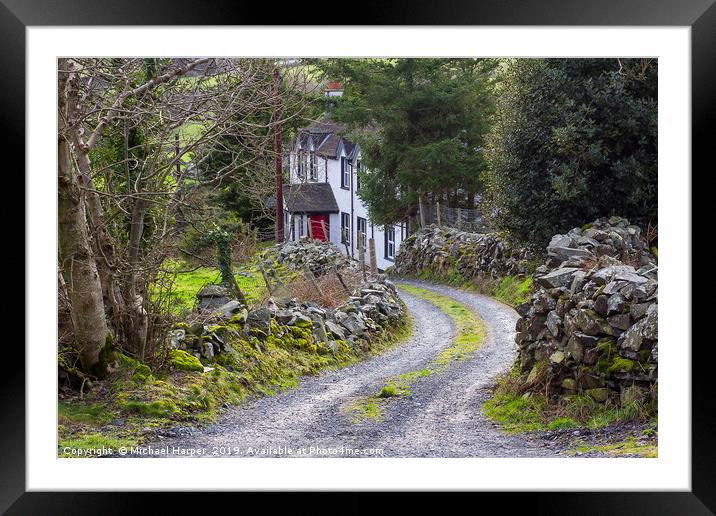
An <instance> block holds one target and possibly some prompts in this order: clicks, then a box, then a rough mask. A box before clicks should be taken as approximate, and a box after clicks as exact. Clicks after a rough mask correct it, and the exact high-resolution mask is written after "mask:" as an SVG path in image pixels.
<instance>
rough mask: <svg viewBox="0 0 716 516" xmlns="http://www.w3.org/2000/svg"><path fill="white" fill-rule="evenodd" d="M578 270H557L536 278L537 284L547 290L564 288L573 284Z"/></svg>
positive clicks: (568, 268)
mask: <svg viewBox="0 0 716 516" xmlns="http://www.w3.org/2000/svg"><path fill="white" fill-rule="evenodd" d="M578 270H579V269H576V268H574V267H564V268H560V269H556V270H553V271H552V272H549V273H547V274H545V275H544V276H539V277H537V278H535V282H536V283H537V284H538V285H540V286H543V287H545V288H556V287H564V286H566V285H571V284H572V280H573V277H574V273H575V272H577V271H578Z"/></svg>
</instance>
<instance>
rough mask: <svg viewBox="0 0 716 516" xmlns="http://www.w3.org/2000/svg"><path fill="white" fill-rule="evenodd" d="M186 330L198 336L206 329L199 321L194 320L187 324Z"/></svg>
mask: <svg viewBox="0 0 716 516" xmlns="http://www.w3.org/2000/svg"><path fill="white" fill-rule="evenodd" d="M187 331H188V332H189V333H190V334H192V335H196V336H197V337H200V336H201V335H203V334H204V331H206V327H205V326H204V324H202V323H200V322H195V323H192V324H191V325H190V326H189V329H188V330H187Z"/></svg>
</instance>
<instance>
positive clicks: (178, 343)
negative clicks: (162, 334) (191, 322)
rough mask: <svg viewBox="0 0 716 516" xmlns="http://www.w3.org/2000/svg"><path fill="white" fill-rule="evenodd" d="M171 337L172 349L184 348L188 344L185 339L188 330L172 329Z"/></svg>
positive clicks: (169, 335)
mask: <svg viewBox="0 0 716 516" xmlns="http://www.w3.org/2000/svg"><path fill="white" fill-rule="evenodd" d="M168 337H169V345H170V346H171V347H172V349H184V348H185V347H186V346H185V345H184V339H185V338H186V331H184V330H182V329H181V328H180V329H178V330H172V331H170V332H169V334H168Z"/></svg>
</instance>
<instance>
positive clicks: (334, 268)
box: [333, 263, 351, 296]
mask: <svg viewBox="0 0 716 516" xmlns="http://www.w3.org/2000/svg"><path fill="white" fill-rule="evenodd" d="M333 272H335V273H336V278H338V281H340V282H341V285H343V288H344V289H346V293H347V294H348V295H349V296H350V295H351V291H350V289H349V288H348V285H346V282H345V281H343V276H341V273H340V272H338V267H336V264H335V263H334V264H333Z"/></svg>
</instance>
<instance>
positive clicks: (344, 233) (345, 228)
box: [341, 212, 351, 245]
mask: <svg viewBox="0 0 716 516" xmlns="http://www.w3.org/2000/svg"><path fill="white" fill-rule="evenodd" d="M341 243H342V244H348V245H351V216H350V214H349V213H343V212H341Z"/></svg>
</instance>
